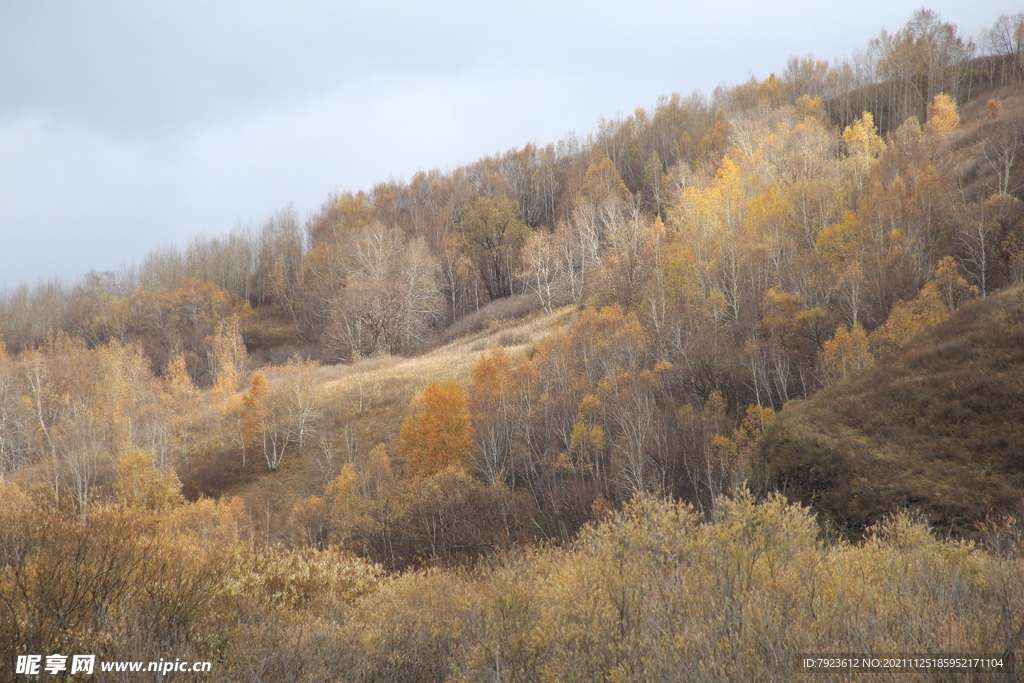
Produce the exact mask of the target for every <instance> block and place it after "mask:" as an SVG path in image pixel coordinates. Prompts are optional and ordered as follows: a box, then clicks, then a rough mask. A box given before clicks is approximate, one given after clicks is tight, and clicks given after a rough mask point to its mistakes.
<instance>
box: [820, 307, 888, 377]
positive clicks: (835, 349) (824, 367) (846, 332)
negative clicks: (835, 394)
mask: <svg viewBox="0 0 1024 683" xmlns="http://www.w3.org/2000/svg"><path fill="white" fill-rule="evenodd" d="M874 362H875V357H874V356H873V355H872V354H871V345H870V343H869V342H868V335H867V333H866V332H864V327H863V326H862V325H861V324H860V323H859V322H858V323H855V324H854V326H853V329H850V328H848V327H847V326H846V325H840V326H839V327H838V328H836V333H835V335H834V336H833V337H832V338H831V339H829V340H828V341H826V342H825V343H824V344H823V345H822V351H821V359H820V360H819V363H818V374H819V376H820V378H821V382H822V384H824V385H825V386H828V385H830V384H835V383H836V382H841V381H843V380H845V379H846V378H847V377H849V376H850V375H851V374H853V373H855V372H858V371H860V370H863V369H864V368H866V367H867V366H869V365H871V364H872V363H874Z"/></svg>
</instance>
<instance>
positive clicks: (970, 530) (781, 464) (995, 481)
mask: <svg viewBox="0 0 1024 683" xmlns="http://www.w3.org/2000/svg"><path fill="white" fill-rule="evenodd" d="M1022 321H1024V287H1021V286H1017V287H1014V288H1011V289H1009V290H1006V291H1004V292H1002V293H1000V294H997V295H993V296H990V297H987V298H985V299H981V300H977V301H975V302H972V303H971V304H969V305H967V306H964V307H963V308H962V309H960V310H959V311H957V312H956V313H955V314H954V315H953V316H951V317H950V318H949V319H948V320H946V321H945V322H943V323H941V324H939V325H937V326H935V327H934V328H931V329H926V330H925V331H923V332H922V333H921V334H920V335H918V337H917V338H915V339H913V340H911V342H910V343H909V344H908V345H907V346H906V347H904V349H903V352H902V354H901V355H900V356H899V357H896V358H891V359H889V360H887V361H883V362H881V363H879V364H878V365H877V366H875V367H874V368H872V369H871V370H870V371H868V372H865V373H863V374H862V375H860V376H858V377H855V378H853V379H852V380H851V381H849V382H846V383H843V384H840V385H836V386H833V387H829V388H828V389H825V390H823V391H822V392H820V393H819V394H817V395H816V396H814V397H812V398H811V399H810V400H808V401H804V402H800V403H794V404H791V405H789V406H787V407H786V409H785V410H783V411H782V413H780V415H779V418H778V419H777V420H776V421H775V423H774V424H773V425H772V427H771V428H770V429H769V431H768V433H767V435H766V437H765V440H764V442H763V443H762V446H761V451H760V460H759V461H758V463H757V466H758V467H759V468H761V470H762V471H759V472H758V476H757V477H756V479H757V480H759V481H770V486H771V487H774V488H778V489H780V490H783V491H785V492H786V493H787V494H788V495H790V496H791V497H793V498H795V499H797V500H800V501H802V502H804V503H807V504H811V505H813V506H814V507H815V509H816V510H817V511H818V512H819V513H820V514H821V515H822V516H823V517H825V518H827V519H829V520H830V521H831V522H833V523H834V524H835V525H836V526H837V527H838V528H839V529H841V530H844V531H846V532H847V533H849V534H850V535H851V536H852V537H858V536H859V535H860V534H861V533H863V531H864V530H865V529H866V528H867V527H868V526H869V525H871V524H873V523H876V522H878V521H879V520H880V519H881V518H882V517H883V516H884V515H886V514H890V513H894V512H896V511H897V510H900V509H904V508H910V509H915V510H917V511H919V512H920V513H921V514H923V515H924V516H925V518H926V519H927V521H928V522H929V523H930V524H931V525H933V526H934V527H935V528H937V529H939V530H941V531H943V532H946V533H952V534H954V535H967V536H974V535H975V529H976V527H977V524H978V523H980V522H981V521H982V520H984V519H985V518H986V517H987V516H989V515H992V514H1000V513H1005V512H1009V511H1010V510H1011V509H1012V508H1013V507H1014V505H1015V504H1016V503H1017V502H1018V501H1020V500H1021V499H1022V498H1024V457H1022V455H1024V450H1022V449H1024V415H1022V414H1021V410H1020V407H1021V405H1024V322H1022Z"/></svg>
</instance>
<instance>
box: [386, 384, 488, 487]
mask: <svg viewBox="0 0 1024 683" xmlns="http://www.w3.org/2000/svg"><path fill="white" fill-rule="evenodd" d="M399 450H400V452H401V454H402V455H403V456H404V457H405V458H406V461H407V463H408V466H409V473H410V474H412V475H414V476H429V475H431V474H436V473H437V472H440V471H441V470H443V469H445V468H447V467H455V468H459V469H467V468H468V464H469V462H470V457H471V455H472V452H473V425H472V422H471V420H470V415H469V407H468V405H467V401H466V390H465V389H463V388H462V385H461V384H459V383H458V382H456V381H454V380H452V381H450V382H446V383H443V384H442V383H440V382H431V383H430V384H429V385H427V388H426V389H424V390H423V391H422V392H420V393H419V394H416V395H415V396H414V397H413V399H412V401H411V402H410V403H409V415H408V417H406V418H405V423H404V424H403V425H402V433H401V436H400V441H399Z"/></svg>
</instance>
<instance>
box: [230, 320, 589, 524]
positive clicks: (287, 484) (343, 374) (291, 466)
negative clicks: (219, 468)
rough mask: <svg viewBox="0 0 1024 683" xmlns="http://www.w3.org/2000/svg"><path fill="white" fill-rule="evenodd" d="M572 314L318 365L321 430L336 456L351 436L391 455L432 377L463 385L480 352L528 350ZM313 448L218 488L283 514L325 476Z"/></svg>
mask: <svg viewBox="0 0 1024 683" xmlns="http://www.w3.org/2000/svg"><path fill="white" fill-rule="evenodd" d="M576 315H577V309H576V307H574V306H567V307H564V308H560V309H556V310H555V311H554V312H553V313H552V314H550V315H547V314H545V313H544V312H543V311H539V312H535V313H533V314H531V315H529V316H526V317H525V318H522V319H518V320H494V321H491V322H490V323H489V324H488V325H486V326H485V329H482V330H478V331H476V332H472V333H469V334H466V335H464V336H462V337H460V338H458V339H456V340H454V341H451V342H448V343H446V344H444V345H443V346H440V347H438V348H435V349H432V350H430V351H428V352H426V353H424V354H421V355H418V356H415V357H412V358H403V357H398V356H382V357H373V358H366V359H363V360H361V361H358V362H356V363H351V364H339V365H326V366H323V367H321V368H319V369H318V371H317V373H318V380H319V382H320V383H321V387H322V390H323V392H324V411H323V412H324V420H323V424H324V430H325V431H326V432H327V433H328V435H329V437H330V438H331V439H332V441H333V442H334V444H335V448H336V451H337V452H338V455H337V457H338V459H339V461H340V462H345V461H347V459H348V458H349V457H350V453H349V452H348V449H347V445H346V444H347V443H352V444H353V445H354V448H355V450H356V451H357V452H358V453H359V454H365V453H367V452H369V450H370V449H371V448H373V447H374V446H375V445H377V444H379V443H384V444H386V446H387V449H388V453H390V454H392V455H394V454H395V453H396V451H397V445H398V433H399V430H400V429H401V426H402V422H403V420H404V419H405V414H406V410H407V409H408V407H409V401H410V400H411V399H412V396H413V394H415V393H417V392H419V391H422V390H423V388H424V387H425V386H426V385H427V384H429V383H430V382H433V381H447V380H450V379H457V380H459V381H462V382H463V383H464V384H467V385H468V383H469V379H470V376H471V373H472V369H473V366H474V365H475V364H476V362H477V361H478V360H479V359H480V357H481V356H482V355H483V354H484V353H487V352H488V351H490V350H491V349H494V348H497V347H503V348H504V349H505V350H506V351H507V352H508V353H509V355H511V356H512V357H513V358H515V357H517V356H520V355H522V354H524V353H528V352H530V351H531V350H532V349H533V348H534V347H536V345H537V344H539V343H540V341H541V340H542V339H543V338H544V337H546V336H547V335H548V334H550V333H551V332H553V331H555V330H558V329H564V328H565V327H567V326H569V325H571V324H572V322H573V321H574V320H575V319H576ZM271 381H273V380H271ZM346 434H347V436H348V439H349V440H350V441H348V442H346ZM317 448H318V444H313V445H312V446H309V447H307V449H306V453H304V454H303V456H301V457H298V456H297V454H292V453H289V454H288V455H287V456H286V457H285V459H284V460H283V461H282V463H281V467H280V468H279V469H278V470H277V471H276V472H272V473H267V472H265V470H264V473H262V474H258V475H256V476H254V477H247V478H245V479H244V480H242V481H239V482H238V483H237V484H236V485H234V486H231V487H229V488H228V489H227V490H225V491H224V494H225V495H229V496H231V495H237V496H241V497H242V498H244V499H246V500H247V501H249V503H250V506H251V507H252V508H253V510H254V511H257V510H264V508H265V507H266V506H267V504H269V507H270V509H272V510H276V511H277V514H281V513H283V512H284V511H286V510H287V508H288V507H289V500H290V499H291V497H293V496H295V495H314V494H320V493H322V492H323V488H324V483H325V481H324V476H323V474H322V473H321V472H320V471H318V469H317V468H316V466H315V462H314V453H315V451H316V449H317ZM261 514H262V513H261Z"/></svg>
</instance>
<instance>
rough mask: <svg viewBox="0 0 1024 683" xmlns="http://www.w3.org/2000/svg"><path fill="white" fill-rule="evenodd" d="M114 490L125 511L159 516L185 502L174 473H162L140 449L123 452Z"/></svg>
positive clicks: (151, 458) (148, 454)
mask: <svg viewBox="0 0 1024 683" xmlns="http://www.w3.org/2000/svg"><path fill="white" fill-rule="evenodd" d="M114 490H115V492H116V493H117V496H118V498H120V500H121V504H122V505H124V506H125V507H127V508H134V509H139V510H150V511H153V512H159V511H160V510H164V509H166V508H169V507H173V506H175V505H178V504H180V503H182V502H184V499H183V498H182V497H181V482H180V481H179V480H178V476H177V475H176V474H175V473H174V470H173V469H171V468H169V467H168V468H167V469H165V470H163V471H161V470H160V468H159V467H157V464H156V462H155V460H154V458H153V456H152V455H151V454H150V453H149V452H148V451H146V450H143V449H141V448H129V449H126V450H125V451H124V452H123V453H121V457H119V458H118V459H117V483H116V484H114Z"/></svg>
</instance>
